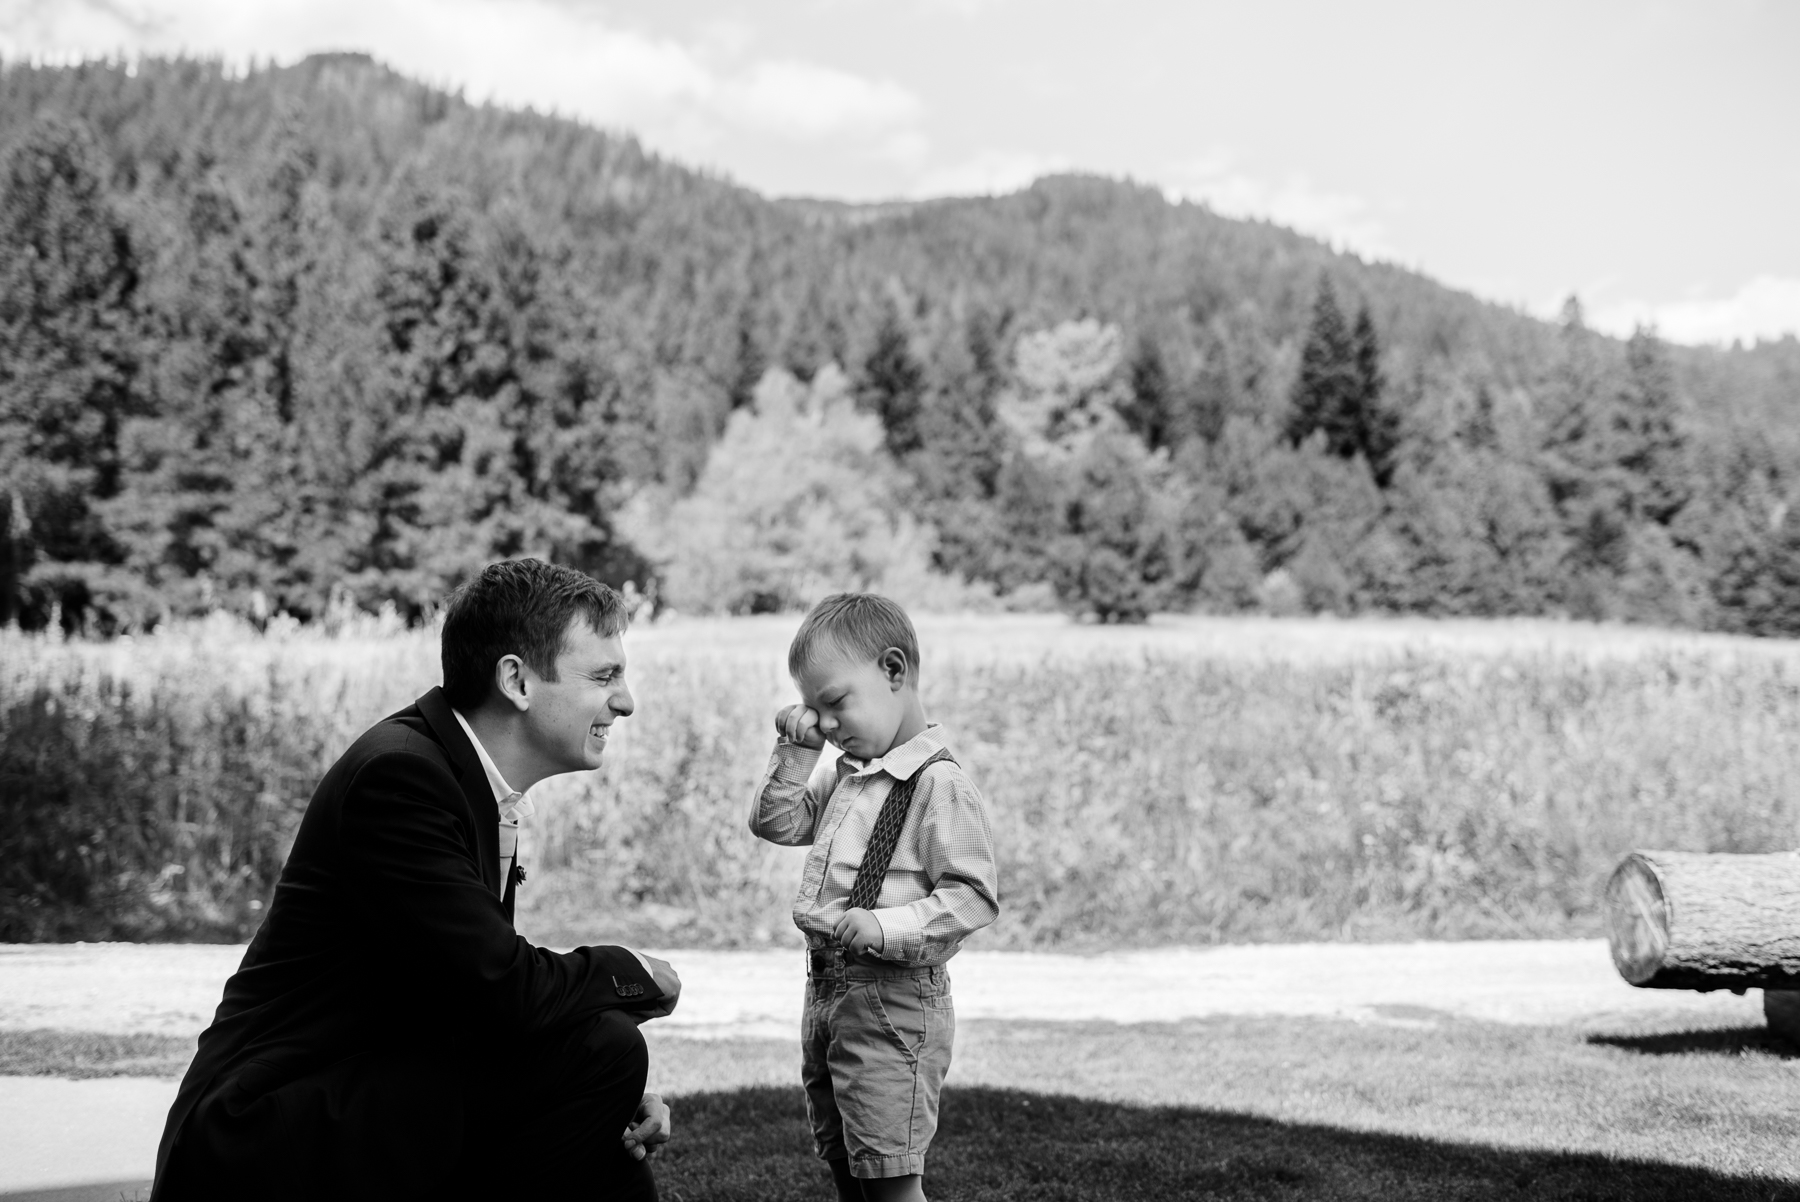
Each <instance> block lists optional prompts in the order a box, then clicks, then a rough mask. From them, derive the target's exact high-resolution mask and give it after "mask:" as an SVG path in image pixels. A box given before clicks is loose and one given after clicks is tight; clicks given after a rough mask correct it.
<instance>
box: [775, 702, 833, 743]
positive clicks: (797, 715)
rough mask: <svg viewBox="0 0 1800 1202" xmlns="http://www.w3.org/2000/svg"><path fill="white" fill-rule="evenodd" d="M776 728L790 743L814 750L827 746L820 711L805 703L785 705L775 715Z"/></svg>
mask: <svg viewBox="0 0 1800 1202" xmlns="http://www.w3.org/2000/svg"><path fill="white" fill-rule="evenodd" d="M775 730H776V733H778V734H779V735H780V736H781V737H782V738H784V739H786V740H787V741H788V742H790V743H798V744H800V746H802V747H805V748H808V749H809V750H812V751H818V750H820V749H822V748H823V747H824V746H825V734H824V732H823V731H821V730H820V729H819V711H818V710H815V709H812V708H811V707H809V706H804V705H789V706H785V707H783V708H782V709H781V711H780V712H778V713H777V714H776V715H775Z"/></svg>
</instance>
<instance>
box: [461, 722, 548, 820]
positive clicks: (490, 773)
mask: <svg viewBox="0 0 1800 1202" xmlns="http://www.w3.org/2000/svg"><path fill="white" fill-rule="evenodd" d="M450 713H451V714H452V715H453V716H454V717H455V718H456V724H457V725H458V726H460V727H462V728H463V733H464V734H465V735H468V736H469V742H471V743H473V744H474V745H475V758H476V759H478V760H480V761H481V770H482V772H484V773H486V774H487V782H488V788H490V789H492V790H493V791H494V803H495V804H496V805H498V806H499V807H500V808H501V810H502V811H507V810H509V809H510V811H511V813H505V812H503V813H502V814H501V815H500V817H501V820H502V821H505V820H507V819H509V818H512V819H517V818H523V817H525V816H527V815H529V814H532V813H535V812H536V809H535V807H534V806H533V805H532V804H531V802H530V801H528V800H527V799H526V798H525V796H524V794H519V797H518V800H517V801H513V794H514V792H515V790H514V789H513V787H512V786H511V785H509V784H507V783H506V778H505V777H504V776H501V775H500V768H499V766H498V765H497V764H495V763H494V757H493V756H491V755H489V754H488V753H487V748H485V747H483V746H482V745H481V740H480V739H478V738H476V737H475V728H474V727H473V726H470V725H469V720H468V719H467V718H465V717H463V716H462V711H461V710H454V709H453V710H451V711H450ZM509 802H510V803H511V805H510V806H509V804H508V803H509Z"/></svg>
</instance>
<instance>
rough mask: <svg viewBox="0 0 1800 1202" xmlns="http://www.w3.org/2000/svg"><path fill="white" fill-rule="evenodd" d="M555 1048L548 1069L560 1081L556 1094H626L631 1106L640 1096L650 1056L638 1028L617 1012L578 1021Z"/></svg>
mask: <svg viewBox="0 0 1800 1202" xmlns="http://www.w3.org/2000/svg"><path fill="white" fill-rule="evenodd" d="M557 1044H558V1046H557V1047H556V1048H555V1049H554V1051H553V1052H552V1056H553V1061H552V1066H551V1067H552V1071H553V1072H555V1073H556V1075H557V1076H558V1077H560V1078H562V1080H561V1082H560V1083H561V1084H562V1086H563V1088H562V1089H560V1090H557V1092H559V1093H593V1092H603V1093H608V1094H614V1093H628V1094H631V1095H633V1098H634V1104H635V1096H636V1095H638V1094H641V1093H642V1092H643V1089H644V1080H645V1078H646V1077H647V1076H648V1075H649V1072H650V1052H649V1049H648V1048H646V1047H645V1046H644V1036H643V1033H642V1032H640V1031H639V1030H638V1025H637V1024H636V1023H635V1022H633V1021H632V1020H631V1019H629V1018H627V1017H626V1016H625V1015H624V1014H623V1013H621V1012H620V1011H617V1010H602V1011H601V1012H600V1013H599V1014H596V1015H594V1016H593V1017H592V1018H590V1019H584V1020H582V1021H581V1022H579V1023H577V1024H576V1025H575V1027H574V1028H573V1029H572V1030H571V1031H570V1032H569V1034H568V1036H567V1037H565V1038H564V1039H562V1040H559V1041H557Z"/></svg>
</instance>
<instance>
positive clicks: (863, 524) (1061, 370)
mask: <svg viewBox="0 0 1800 1202" xmlns="http://www.w3.org/2000/svg"><path fill="white" fill-rule="evenodd" d="M1797 410H1800V344H1797V343H1796V341H1795V340H1794V339H1792V338H1788V339H1785V340H1782V341H1780V342H1774V343H1768V342H1765V343H1760V344H1758V345H1756V346H1754V347H1749V348H1743V347H1734V348H1731V349H1709V348H1683V347H1675V346H1670V345H1667V344H1664V343H1663V342H1661V341H1660V340H1659V339H1658V338H1657V337H1656V335H1655V333H1654V331H1651V330H1640V331H1639V332H1638V333H1637V334H1636V335H1635V336H1633V337H1631V338H1630V339H1628V340H1623V341H1621V340H1618V339H1615V338H1611V337H1607V336H1603V335H1601V334H1599V333H1596V332H1594V331H1593V330H1591V329H1589V328H1588V327H1587V326H1586V324H1585V323H1584V321H1583V319H1582V314H1581V311H1580V307H1579V305H1578V304H1576V303H1575V302H1573V301H1571V302H1570V304H1569V305H1568V306H1567V308H1566V309H1565V311H1564V313H1563V315H1562V318H1561V320H1560V321H1558V322H1542V321H1539V320H1536V319H1533V318H1531V317H1528V316H1526V315H1524V314H1521V313H1519V312H1517V311H1514V310H1510V309H1506V308H1503V307H1500V306H1495V305H1491V304H1486V303H1483V302H1480V301H1478V300H1476V299H1474V298H1472V297H1470V296H1468V295H1466V294H1462V293H1457V292H1454V291H1452V290H1450V289H1447V288H1444V287H1442V286H1440V285H1438V284H1435V283H1433V282H1432V281H1431V280H1429V279H1427V278H1425V277H1423V276H1421V275H1419V274H1417V273H1414V272H1410V271H1406V270H1403V269H1400V268H1398V267H1394V266H1391V265H1386V264H1379V263H1367V262H1364V261H1362V260H1360V259H1358V258H1356V257H1354V256H1350V255H1345V254H1340V253H1334V252H1333V251H1332V250H1331V249H1330V248H1328V247H1326V246H1324V245H1322V244H1320V243H1318V242H1316V241H1313V240H1311V239H1308V238H1304V237H1302V236H1300V235H1297V234H1294V233H1291V232H1289V231H1286V230H1283V229H1280V228H1278V227H1275V226H1271V225H1268V224H1264V223H1259V222H1245V221H1235V220H1228V219H1225V218H1222V217H1219V216H1217V215H1215V214H1214V213H1212V212H1210V211H1209V210H1207V209H1206V208H1204V207H1201V206H1195V205H1192V204H1170V203H1169V202H1167V201H1166V200H1165V199H1164V197H1163V196H1162V195H1161V194H1160V193H1158V192H1156V191H1155V190H1153V189H1148V188H1143V187H1139V186H1136V185H1133V184H1130V183H1126V182H1116V181H1110V180H1104V179H1097V178H1092V177H1083V176H1065V177H1057V178H1050V179H1046V180H1042V181H1040V182H1039V183H1037V184H1036V185H1034V186H1032V187H1031V188H1028V189H1026V190H1024V191H1022V192H1019V193H1016V194H1013V195H1009V196H1002V197H996V198H981V199H963V200H943V201H932V202H923V203H916V204H893V205H875V206H850V205H841V204H836V203H829V202H810V201H782V200H769V199H765V198H763V197H760V196H757V195H755V194H754V193H751V192H749V191H747V190H745V189H742V188H740V187H737V186H735V185H733V184H731V183H730V182H728V181H725V180H722V179H719V178H716V177H713V176H710V175H707V174H705V173H703V172H699V171H695V170H690V169H687V168H683V167H680V166H677V165H675V164H672V163H669V162H666V161H663V160H660V159H658V158H657V157H655V156H653V155H651V154H649V153H647V152H645V151H643V150H642V149H641V148H640V147H639V146H638V145H637V143H636V142H635V141H634V140H632V139H631V138H629V137H627V136H622V135H616V134H612V133H606V132H601V131H596V130H593V129H591V128H588V127H585V126H582V125H580V124H577V123H574V122H570V121H566V120H561V119H556V118H550V117H544V116H540V115H536V114H532V113H529V112H515V111H506V110H502V109H497V108H492V107H482V106H475V105H471V104H468V103H466V102H464V101H463V100H462V99H461V98H459V97H457V96H454V95H450V94H446V93H444V92H441V91H436V90H433V89H431V88H427V87H425V86H423V85H419V84H415V83H412V82H409V81H407V80H405V79H403V78H401V77H399V76H396V75H394V74H393V73H391V72H389V71H387V70H385V69H383V68H381V67H380V66H378V65H376V64H374V63H372V62H371V61H369V60H368V59H366V58H363V57H361V56H354V55H336V56H320V57H315V58H311V59H308V60H306V61H304V62H302V63H300V64H298V65H296V66H293V67H289V68H273V67H269V68H257V69H253V70H251V71H249V72H248V73H240V72H233V71H230V70H227V69H226V68H224V67H223V66H221V65H220V64H218V63H214V62H206V61H193V60H178V61H156V60H147V61H143V62H139V63H135V64H131V65H126V64H122V63H89V64H85V65H79V66H68V67H46V66H32V65H22V64H12V65H7V66H4V67H3V68H0V622H3V621H16V622H18V623H20V624H21V625H23V626H25V627H27V628H41V627H44V626H46V625H49V624H51V623H55V622H60V623H61V624H62V625H63V626H64V627H65V628H67V629H77V628H82V629H88V630H91V631H94V632H97V633H107V632H114V631H120V630H126V629H132V628H143V627H147V626H150V625H154V624H155V623H157V622H160V621H162V620H165V619H167V618H170V617H179V616H183V615H189V614H196V613H204V612H208V611H211V610H214V609H221V608H222V609H226V610H229V611H233V612H236V613H239V614H242V615H243V616H245V617H248V618H250V619H252V620H254V621H258V622H261V621H264V620H266V619H267V618H269V617H270V616H271V615H273V614H275V613H278V612H287V613H289V614H292V615H294V616H295V617H297V618H299V619H301V620H303V621H311V620H325V621H330V620H332V617H333V615H334V614H337V615H341V614H343V613H346V612H348V611H350V610H352V609H357V608H361V609H374V608H378V607H380V606H383V605H384V604H391V605H393V606H394V607H395V608H396V609H397V610H398V611H399V612H400V613H401V614H402V615H404V616H407V617H412V618H417V617H421V616H423V615H424V614H426V613H427V612H428V611H429V610H430V608H431V607H432V606H433V605H434V604H435V603H436V602H437V601H438V600H439V599H441V597H442V596H443V595H444V593H445V591H446V590H447V589H448V588H449V587H451V586H453V585H454V584H455V583H456V582H458V581H459V580H461V579H463V578H464V577H466V576H467V575H468V574H469V573H471V572H472V571H473V570H475V569H477V568H478V567H479V566H480V565H481V564H483V563H485V562H487V561H489V560H492V559H494V558H498V557H504V556H510V555H519V554H540V555H547V556H550V557H553V558H556V559H558V560H561V561H564V562H568V563H572V564H576V565H578V566H580V567H582V568H584V569H585V570H587V571H590V572H592V573H594V574H596V575H598V576H600V577H601V578H603V579H607V580H610V581H612V582H614V583H616V584H623V583H624V582H625V581H627V580H629V581H632V582H633V584H634V586H635V587H636V588H637V589H638V590H639V591H642V592H644V593H654V594H656V595H657V596H658V598H659V601H660V603H661V604H664V605H670V606H674V607H676V608H678V609H681V610H688V611H703V610H718V611H729V612H752V611H760V610H779V609H789V608H794V607H798V606H802V605H804V604H806V603H807V602H808V601H810V600H811V599H812V598H813V597H815V596H816V595H818V593H819V592H821V591H825V590H829V589H835V588H841V587H846V586H867V587H883V588H888V589H890V590H891V591H894V592H896V593H900V594H903V595H906V596H910V597H913V598H915V599H922V600H924V601H935V602H936V603H941V604H946V605H958V606H960V605H971V606H1007V605H1011V606H1037V605H1048V604H1056V605H1060V606H1062V607H1064V608H1066V609H1068V610H1070V611H1071V612H1075V613H1079V614H1088V615H1093V616H1095V617H1097V618H1099V619H1102V620H1116V621H1130V620H1137V619H1141V618H1143V617H1144V616H1145V615H1146V614H1148V613H1151V612H1157V611H1165V610H1185V609H1205V610H1212V611H1233V610H1243V609H1257V610H1263V611H1269V612H1277V613H1300V612H1335V613H1353V612H1403V613H1422V614H1472V615H1510V614H1558V615H1568V616H1572V617H1577V618H1591V619H1608V620H1625V621H1637V622H1649V623H1659V624H1669V625H1682V626H1693V627H1704V628H1712V629H1724V630H1733V631H1744V632H1751V633H1759V634H1796V633H1800V515H1796V514H1794V513H1793V512H1792V505H1791V501H1792V499H1793V497H1794V496H1795V493H1796V489H1797V488H1800V422H1796V420H1795V418H1796V415H1797Z"/></svg>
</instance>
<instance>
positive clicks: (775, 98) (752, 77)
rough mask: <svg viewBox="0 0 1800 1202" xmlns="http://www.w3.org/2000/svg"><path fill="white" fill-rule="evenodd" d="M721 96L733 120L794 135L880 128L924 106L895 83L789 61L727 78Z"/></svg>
mask: <svg viewBox="0 0 1800 1202" xmlns="http://www.w3.org/2000/svg"><path fill="white" fill-rule="evenodd" d="M723 99H724V104H723V105H722V106H721V110H722V112H723V113H724V114H726V115H727V116H728V117H729V118H730V119H731V120H733V121H736V122H739V123H742V124H745V125H748V126H751V127H753V128H756V129H760V130H762V131H764V132H766V133H777V134H782V135H785V136H789V137H798V138H823V137H830V136H833V135H836V134H842V133H851V134H867V133H875V132H884V131H887V130H891V129H894V128H896V127H903V126H907V125H910V124H912V123H913V122H914V121H916V120H917V119H918V117H919V116H920V114H921V110H922V106H921V105H920V104H919V99H918V97H916V96H914V95H913V94H912V93H911V92H908V91H907V90H906V89H905V88H902V87H900V86H899V85H898V84H895V83H890V82H888V81H887V80H869V79H864V78H863V77H862V76H860V75H852V74H850V73H849V72H848V71H840V70H838V69H837V68H836V67H822V66H819V65H817V64H814V63H800V62H788V61H781V62H760V63H756V64H754V65H753V66H751V67H750V69H749V70H747V71H745V72H743V73H742V74H741V75H739V76H737V77H735V78H732V79H730V80H728V81H727V82H726V84H725V87H724V88H723Z"/></svg>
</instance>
